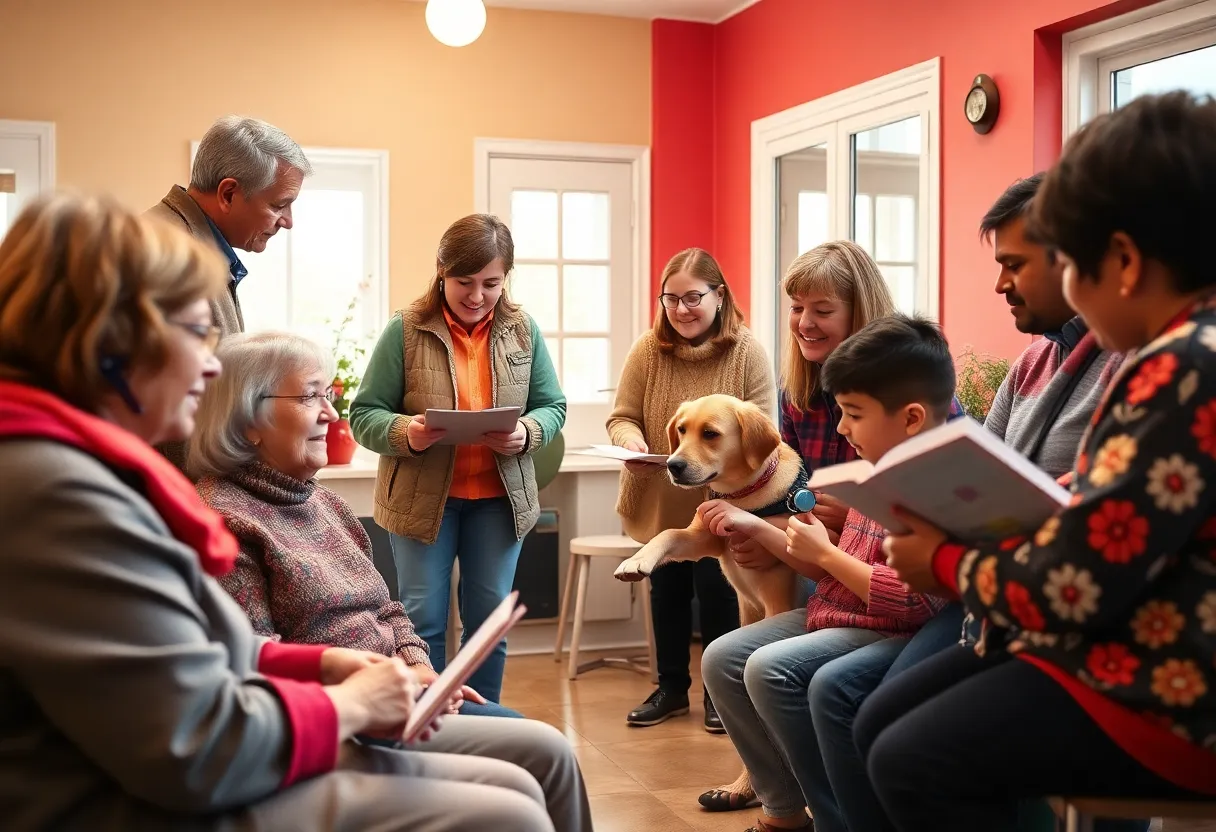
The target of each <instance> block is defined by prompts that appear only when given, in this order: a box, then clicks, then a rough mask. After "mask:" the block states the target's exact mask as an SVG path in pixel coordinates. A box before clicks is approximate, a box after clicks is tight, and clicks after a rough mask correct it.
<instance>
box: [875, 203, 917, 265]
mask: <svg viewBox="0 0 1216 832" xmlns="http://www.w3.org/2000/svg"><path fill="white" fill-rule="evenodd" d="M874 242H875V246H874V258H875V259H876V260H895V261H898V262H901V263H912V262H915V261H916V200H915V199H913V198H912V197H910V196H885V195H880V196H878V197H877V198H876V199H875V200H874Z"/></svg>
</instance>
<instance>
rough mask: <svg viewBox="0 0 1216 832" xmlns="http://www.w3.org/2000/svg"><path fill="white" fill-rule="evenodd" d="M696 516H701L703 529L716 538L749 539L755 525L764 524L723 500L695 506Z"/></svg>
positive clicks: (708, 501)
mask: <svg viewBox="0 0 1216 832" xmlns="http://www.w3.org/2000/svg"><path fill="white" fill-rule="evenodd" d="M697 514H699V515H701V522H702V523H704V524H705V528H707V529H709V531H710V533H711V534H716V535H717V536H718V537H729V536H731V535H732V534H741V535H746V536H747V537H751V536H752V534H753V533H754V530H755V529H756V528H757V524H758V523H763V522H764V521H763V520H762V519H760V518H759V517H757V516H756V515H754V514H752V513H751V512H750V511H744V510H743V509H741V508H739V507H737V506H733V505H731V504H730V503H728V502H726V501H725V500H707V501H706V502H704V503H701V505H699V506H697Z"/></svg>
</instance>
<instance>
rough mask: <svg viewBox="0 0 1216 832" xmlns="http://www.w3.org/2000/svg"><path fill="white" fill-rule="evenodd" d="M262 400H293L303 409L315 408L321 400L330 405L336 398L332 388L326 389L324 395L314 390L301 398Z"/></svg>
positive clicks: (275, 397)
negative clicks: (302, 406)
mask: <svg viewBox="0 0 1216 832" xmlns="http://www.w3.org/2000/svg"><path fill="white" fill-rule="evenodd" d="M262 398H263V399H295V400H296V401H298V402H299V403H300V404H302V405H304V406H305V407H316V406H317V405H319V404H320V403H321V399H325V401H327V402H329V403H330V404H333V403H334V399H336V398H337V396H336V395H335V394H334V388H332V387H326V388H325V392H324V393H318V392H317V391H315V390H314V391H313V392H311V393H305V394H304V395H302V396H262Z"/></svg>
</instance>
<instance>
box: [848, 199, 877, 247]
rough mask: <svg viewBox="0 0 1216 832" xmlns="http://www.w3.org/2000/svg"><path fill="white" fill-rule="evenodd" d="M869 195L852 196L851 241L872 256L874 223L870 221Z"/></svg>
mask: <svg viewBox="0 0 1216 832" xmlns="http://www.w3.org/2000/svg"><path fill="white" fill-rule="evenodd" d="M870 216H871V213H870V195H869V194H858V195H857V196H855V197H854V198H853V241H854V242H855V243H857V245H859V246H861V247H862V248H864V249H865V250H866V253H867V254H869V255H870V256H871V257H873V256H874V224H873V223H872V222H871V221H870Z"/></svg>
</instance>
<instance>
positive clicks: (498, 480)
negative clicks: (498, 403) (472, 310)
mask: <svg viewBox="0 0 1216 832" xmlns="http://www.w3.org/2000/svg"><path fill="white" fill-rule="evenodd" d="M443 319H444V320H445V321H447V324H448V332H450V333H451V335H452V360H453V362H454V363H455V364H456V409H457V410H486V409H488V408H491V407H493V406H494V386H493V385H494V381H493V379H492V378H491V374H490V362H491V361H492V360H493V359H492V358H491V357H490V322H491V321H492V320H493V319H494V313H493V312H491V313H490V314H489V315H486V317H485V318H484V319H483V320H481V321H479V322H478V323H477V326H475V327H473V331H472V332H469V331H467V330H466V329H465V328H464V325H463V324H461V323H460V321H458V320H456V319H455V318H454V317H452V313H451V312H449V311H448V309H447V307H446V306H445V307H444V308H443ZM506 493H507V490H506V489H505V488H503V485H502V477H501V476H499V473H498V464H497V463H496V462H495V461H494V452H493V451H491V450H490V449H489V448H487V447H486V446H485V445H457V446H456V468H455V470H454V471H453V472H452V487H451V489H449V491H448V494H449V495H450V496H452V497H460V498H463V499H466V500H480V499H483V498H485V497H503V496H505V495H506Z"/></svg>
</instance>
